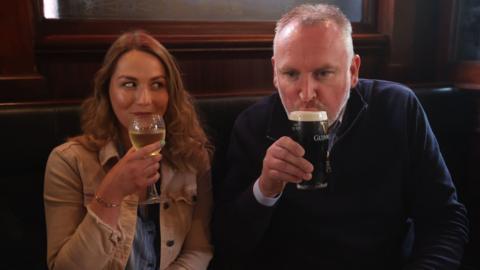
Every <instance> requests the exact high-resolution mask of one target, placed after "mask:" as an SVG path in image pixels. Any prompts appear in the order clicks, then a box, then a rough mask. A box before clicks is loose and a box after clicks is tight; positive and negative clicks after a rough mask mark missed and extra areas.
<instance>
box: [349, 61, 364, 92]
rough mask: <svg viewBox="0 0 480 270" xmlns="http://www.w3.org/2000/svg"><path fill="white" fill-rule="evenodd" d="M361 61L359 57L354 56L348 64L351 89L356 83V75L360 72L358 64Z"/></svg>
mask: <svg viewBox="0 0 480 270" xmlns="http://www.w3.org/2000/svg"><path fill="white" fill-rule="evenodd" d="M361 63H362V60H361V59H360V55H358V54H355V55H354V56H353V58H352V63H350V84H351V86H350V87H351V88H353V87H355V86H356V85H357V83H358V76H359V75H358V74H359V72H360V64H361Z"/></svg>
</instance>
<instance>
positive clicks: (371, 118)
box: [213, 80, 468, 269]
mask: <svg viewBox="0 0 480 270" xmlns="http://www.w3.org/2000/svg"><path fill="white" fill-rule="evenodd" d="M281 136H290V126H289V122H288V119H287V117H286V114H285V112H284V110H283V107H282V105H281V101H280V98H279V96H278V94H274V95H272V96H270V97H267V98H265V99H263V100H262V101H260V102H259V103H257V104H255V105H253V106H252V107H250V108H248V109H247V110H246V111H244V112H243V113H242V114H241V115H240V116H239V117H238V119H237V121H236V123H235V126H234V130H233V133H232V137H231V142H230V146H229V151H228V154H227V163H228V168H227V173H226V176H225V178H224V179H222V182H223V183H222V186H221V188H220V190H221V192H220V196H221V199H220V201H218V202H217V209H216V211H215V215H214V224H213V235H214V241H215V245H216V246H215V254H216V257H215V260H214V261H215V262H216V264H217V266H218V269H457V268H458V266H459V264H460V260H461V258H462V255H463V247H464V244H465V243H466V241H467V239H468V229H467V218H466V210H465V208H464V206H463V205H462V204H460V203H459V202H458V201H457V196H456V192H455V188H454V185H453V183H452V179H451V177H450V174H449V172H448V169H447V167H446V165H445V162H444V160H443V158H442V155H441V153H440V150H439V146H438V144H437V141H436V139H435V136H434V135H433V133H432V131H431V129H430V126H429V124H428V120H427V119H426V116H425V113H424V111H423V109H422V107H421V105H420V103H419V101H418V100H417V98H416V97H415V95H414V93H413V92H412V91H411V90H410V89H408V88H407V87H405V86H403V85H400V84H395V83H391V82H385V81H373V80H360V82H359V83H358V85H357V86H356V87H355V88H354V89H352V93H351V96H350V99H349V101H348V103H347V107H346V111H345V114H344V118H343V121H342V124H341V126H340V128H339V130H338V133H337V138H338V140H337V141H336V143H335V144H334V145H333V148H332V149H331V154H330V157H331V166H332V175H331V178H330V181H329V186H328V188H326V189H323V190H314V191H304V190H297V189H296V187H295V185H291V184H289V185H287V186H286V188H285V190H284V192H283V194H282V195H281V197H280V199H279V201H278V202H277V203H276V205H274V206H273V207H266V206H263V205H260V204H259V203H258V202H257V201H256V200H255V198H254V197H253V192H252V185H253V183H254V182H255V181H256V179H257V178H258V177H259V176H260V173H261V169H262V160H263V158H264V156H265V152H266V150H267V148H268V147H269V146H270V145H271V144H272V143H273V142H274V141H275V140H277V139H278V138H280V137H281Z"/></svg>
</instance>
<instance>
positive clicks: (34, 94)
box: [0, 74, 48, 102]
mask: <svg viewBox="0 0 480 270" xmlns="http://www.w3.org/2000/svg"><path fill="white" fill-rule="evenodd" d="M47 94H48V93H47V87H46V80H45V78H44V77H43V76H41V75H38V74H31V75H15V76H0V100H1V101H2V102H9V101H23V100H25V101H26V100H36V99H41V98H45V97H48V95H47Z"/></svg>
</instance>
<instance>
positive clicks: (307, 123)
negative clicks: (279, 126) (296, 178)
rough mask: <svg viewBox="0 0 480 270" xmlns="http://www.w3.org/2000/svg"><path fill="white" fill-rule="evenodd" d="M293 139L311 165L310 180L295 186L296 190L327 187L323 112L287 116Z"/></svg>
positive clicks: (326, 150)
mask: <svg viewBox="0 0 480 270" xmlns="http://www.w3.org/2000/svg"><path fill="white" fill-rule="evenodd" d="M288 118H289V119H290V122H291V124H292V131H293V139H294V140H295V141H296V142H298V143H299V144H300V145H301V146H302V147H303V149H305V156H304V158H305V159H306V160H308V161H310V163H312V164H313V173H312V179H311V180H310V181H303V182H301V183H299V184H297V188H298V189H317V188H324V187H326V186H327V164H326V163H327V154H328V132H327V130H328V121H327V120H328V119H327V113H326V112H325V111H314V112H312V111H294V112H291V113H290V115H289V116H288Z"/></svg>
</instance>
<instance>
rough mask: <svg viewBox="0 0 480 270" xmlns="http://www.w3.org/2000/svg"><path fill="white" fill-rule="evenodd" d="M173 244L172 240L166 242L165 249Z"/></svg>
mask: <svg viewBox="0 0 480 270" xmlns="http://www.w3.org/2000/svg"><path fill="white" fill-rule="evenodd" d="M174 244H175V242H174V241H173V240H168V241H167V247H171V246H173V245H174Z"/></svg>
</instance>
